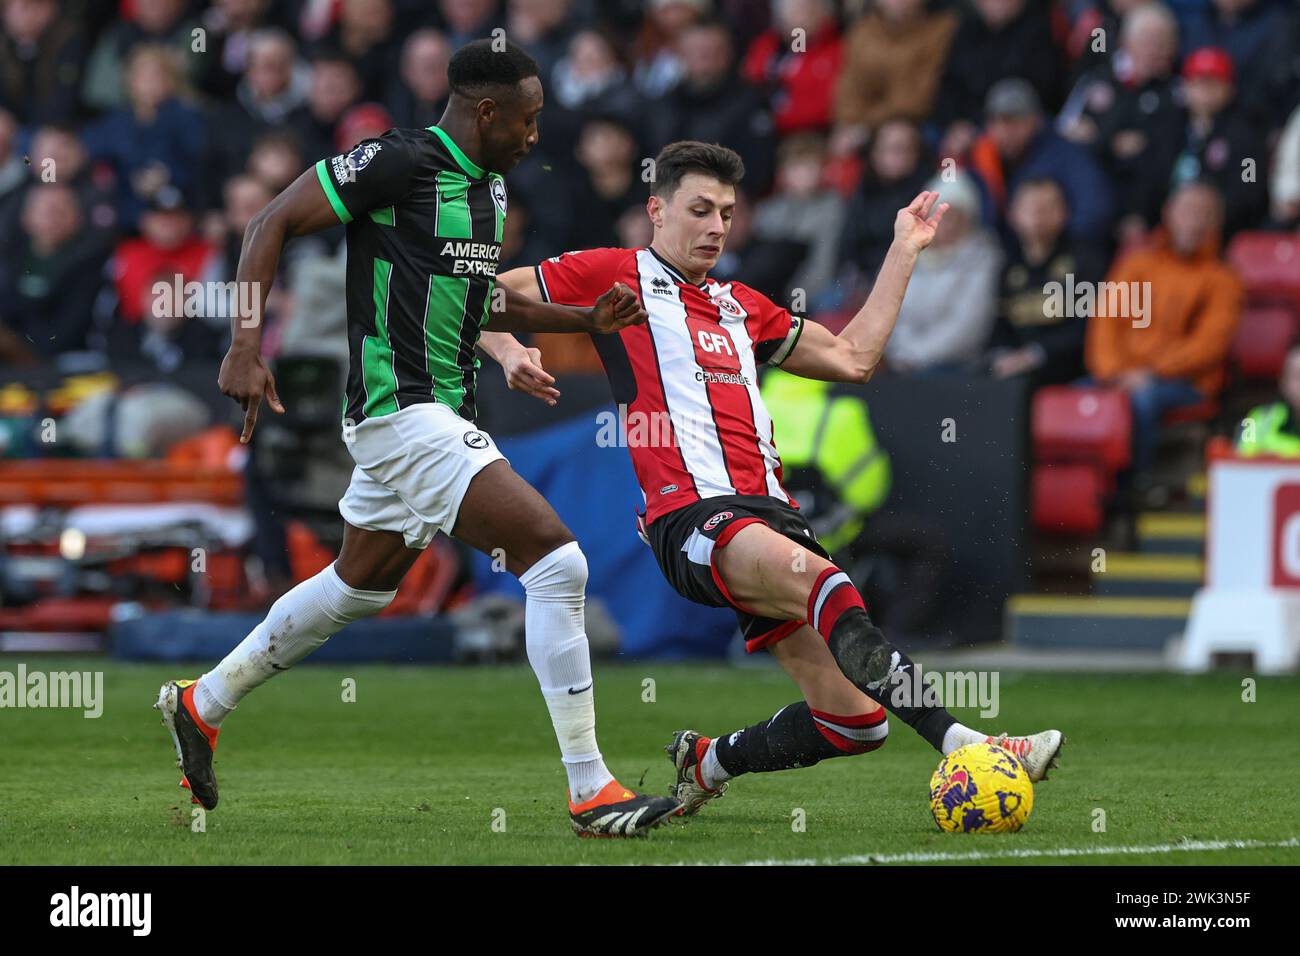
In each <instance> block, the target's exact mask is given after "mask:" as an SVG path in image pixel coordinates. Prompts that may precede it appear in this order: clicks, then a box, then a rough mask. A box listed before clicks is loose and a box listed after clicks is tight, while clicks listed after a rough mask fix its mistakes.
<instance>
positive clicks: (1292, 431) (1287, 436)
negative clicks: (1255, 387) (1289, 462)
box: [1237, 402, 1300, 458]
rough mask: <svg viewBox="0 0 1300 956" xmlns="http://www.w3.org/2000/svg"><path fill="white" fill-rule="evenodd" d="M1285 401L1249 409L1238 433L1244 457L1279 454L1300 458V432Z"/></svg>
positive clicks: (1240, 452)
mask: <svg viewBox="0 0 1300 956" xmlns="http://www.w3.org/2000/svg"><path fill="white" fill-rule="evenodd" d="M1296 424H1297V423H1296V422H1294V421H1293V420H1292V414H1291V408H1290V406H1289V405H1287V403H1286V402H1274V403H1273V404H1271V405H1259V406H1256V407H1255V408H1252V409H1251V410H1250V414H1249V415H1247V416H1246V417H1245V418H1244V419H1242V422H1241V428H1240V429H1239V430H1238V432H1237V452H1238V453H1239V454H1242V455H1248V456H1250V455H1278V456H1282V457H1286V458H1300V430H1298V429H1297V427H1296Z"/></svg>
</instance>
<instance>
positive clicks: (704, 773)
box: [700, 737, 731, 790]
mask: <svg viewBox="0 0 1300 956" xmlns="http://www.w3.org/2000/svg"><path fill="white" fill-rule="evenodd" d="M700 777H701V778H702V779H703V780H704V785H705V786H706V787H708V788H709V789H710V790H717V789H718V787H720V786H721V785H722V784H724V783H726V782H727V781H728V780H730V779H731V774H729V773H727V771H726V770H724V769H723V768H722V764H720V763H718V738H717V737H714V738H713V739H712V740H710V741H709V748H708V749H707V750H706V751H704V759H703V760H701V761H700Z"/></svg>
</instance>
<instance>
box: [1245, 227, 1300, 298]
mask: <svg viewBox="0 0 1300 956" xmlns="http://www.w3.org/2000/svg"><path fill="white" fill-rule="evenodd" d="M1228 264H1229V265H1231V266H1232V267H1233V268H1234V269H1235V270H1236V271H1237V275H1239V276H1240V277H1241V281H1242V282H1243V283H1245V286H1246V297H1247V299H1248V300H1249V301H1251V302H1255V303H1263V302H1278V301H1286V302H1290V303H1292V304H1294V305H1297V306H1300V239H1298V238H1297V237H1296V236H1294V235H1292V234H1290V233H1285V232H1242V233H1238V234H1237V236H1236V237H1235V238H1234V239H1233V240H1232V242H1231V243H1230V244H1229V246H1228Z"/></svg>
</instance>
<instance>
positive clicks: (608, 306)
mask: <svg viewBox="0 0 1300 956" xmlns="http://www.w3.org/2000/svg"><path fill="white" fill-rule="evenodd" d="M645 320H646V312H645V309H643V308H641V302H640V300H639V299H638V298H637V296H636V293H635V292H633V291H632V290H631V289H629V288H628V287H627V286H625V285H624V284H623V283H621V282H615V283H614V284H613V285H612V286H610V288H609V291H608V292H606V293H605V294H604V295H602V296H601V297H600V298H599V299H597V300H596V304H595V305H593V306H592V307H591V324H592V330H593V331H595V332H617V331H618V330H619V329H623V328H627V326H629V325H640V324H641V323H642V322H644V321H645Z"/></svg>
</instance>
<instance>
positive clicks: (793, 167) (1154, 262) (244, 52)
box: [0, 0, 1300, 453]
mask: <svg viewBox="0 0 1300 956" xmlns="http://www.w3.org/2000/svg"><path fill="white" fill-rule="evenodd" d="M0 5H2V6H3V35H0V252H3V254H0V365H4V364H7V365H10V366H18V365H24V364H26V365H33V364H40V363H50V362H59V361H65V360H67V357H68V356H72V355H79V356H82V358H81V359H79V360H78V361H82V362H84V361H85V358H84V357H85V356H87V355H90V356H99V357H101V358H103V357H107V361H108V362H109V363H110V364H111V363H113V362H117V361H122V362H126V361H130V362H142V363H145V364H146V365H149V366H152V367H156V368H157V369H158V370H159V372H160V373H166V372H168V371H170V370H174V369H176V368H178V367H180V366H182V365H185V364H195V363H197V364H199V365H202V364H204V363H207V364H209V365H211V366H212V367H213V369H215V365H216V363H217V362H218V361H219V359H220V356H221V354H222V352H223V350H224V341H225V339H226V338H227V336H228V331H227V325H228V318H227V317H228V315H229V314H230V313H231V303H230V301H229V295H228V294H223V293H222V291H221V288H220V284H221V283H224V282H227V281H229V280H232V279H233V278H234V272H235V266H236V263H237V261H238V255H239V248H240V243H241V239H242V235H243V231H244V228H245V226H246V225H247V223H248V222H249V220H250V218H251V217H252V216H253V215H254V214H255V213H256V212H257V211H258V210H259V209H261V208H262V207H263V206H264V205H265V204H266V203H267V202H269V201H270V199H271V198H272V197H273V196H274V195H275V194H276V193H277V192H278V191H279V190H280V189H282V188H283V187H284V186H285V185H286V184H288V183H289V182H290V181H291V180H292V179H293V178H294V177H295V176H297V175H298V174H299V173H300V172H301V171H302V170H303V169H305V168H307V167H308V166H309V165H310V164H311V163H313V162H314V161H315V160H316V159H317V158H319V157H321V156H325V155H329V154H332V153H337V152H340V151H344V150H347V149H348V148H349V147H350V146H351V145H352V144H353V143H355V142H356V141H357V140H359V139H362V138H365V137H368V136H374V135H377V134H379V133H380V132H382V131H383V130H385V129H387V128H388V127H390V126H394V125H397V126H428V125H431V124H433V123H435V122H436V121H437V120H438V118H439V117H440V116H441V113H442V110H443V106H444V104H445V100H446V96H447V82H446V66H447V62H448V58H449V57H450V55H451V53H452V52H453V51H454V50H455V49H456V48H457V47H458V46H459V45H461V44H463V43H465V42H467V41H468V40H471V39H474V38H478V37H485V36H492V35H493V31H494V30H498V29H501V30H504V32H505V35H506V36H508V37H509V38H510V39H511V40H513V41H514V42H516V43H518V44H520V45H521V46H522V47H524V48H525V49H526V50H527V51H528V52H529V53H530V54H532V56H533V57H534V58H536V60H537V61H538V63H539V64H540V66H541V69H542V79H543V83H544V85H545V90H546V100H547V105H546V109H545V112H544V114H543V118H542V138H541V143H540V145H539V147H538V148H537V149H536V150H535V151H534V152H533V154H532V155H531V156H530V157H529V158H528V159H527V160H526V161H525V163H523V164H522V165H521V166H520V167H519V168H518V169H517V170H515V171H514V172H513V173H512V174H511V175H510V177H509V180H508V182H509V186H510V190H511V192H510V197H511V205H510V216H509V219H508V229H507V235H506V248H505V249H504V250H503V253H504V254H503V257H502V258H503V268H505V267H509V266H512V265H516V264H523V263H533V262H536V261H538V260H539V259H540V258H543V257H546V256H551V255H555V254H558V253H559V252H562V251H564V250H566V249H573V248H588V247H597V246H605V245H644V244H646V243H647V242H648V241H649V238H650V234H649V223H648V221H647V219H646V216H645V214H644V211H643V210H644V202H645V199H646V196H647V189H648V186H647V182H646V176H645V171H646V165H647V164H646V160H647V158H648V157H652V156H654V154H655V153H656V152H657V151H658V149H659V148H660V147H661V146H662V145H664V144H665V143H667V142H670V141H672V140H675V139H682V138H693V139H702V140H707V141H715V142H721V143H724V144H726V145H729V146H731V147H732V148H734V149H736V150H737V151H738V152H739V153H740V154H741V155H742V157H743V158H744V160H745V164H746V168H747V174H746V177H745V180H744V183H743V188H742V191H741V194H740V196H739V204H738V208H737V211H736V215H735V218H734V222H733V227H732V233H731V238H730V241H729V244H728V247H727V249H726V252H725V254H724V258H723V260H722V261H721V262H719V264H718V267H717V270H716V271H717V273H718V274H719V275H720V276H724V277H727V278H737V279H741V280H743V281H745V282H747V283H749V284H751V285H753V286H755V287H756V288H758V289H760V290H762V291H764V292H766V293H767V294H769V295H770V296H772V297H773V298H774V299H776V300H777V301H780V302H784V303H787V304H792V306H793V307H794V308H795V309H796V311H806V312H808V313H810V314H812V315H813V316H814V317H817V318H820V319H822V320H824V321H826V322H828V323H830V324H834V323H835V322H837V321H843V319H844V318H845V317H846V316H847V315H849V314H852V312H853V311H854V310H855V309H856V308H857V306H858V305H859V304H860V302H861V301H862V297H863V296H864V295H865V293H866V292H867V291H868V290H869V287H870V284H871V281H872V278H873V276H874V274H875V271H876V269H877V268H878V266H879V264H880V262H881V260H882V258H883V256H884V253H885V250H886V248H887V247H888V244H889V241H890V238H891V235H892V228H893V221H894V215H895V212H896V211H897V210H898V209H899V208H900V207H901V206H903V205H905V204H906V203H907V202H908V201H909V200H910V199H911V198H912V196H914V195H915V193H916V192H917V191H918V190H920V189H922V188H931V189H937V190H939V191H940V192H941V193H942V195H943V199H944V200H945V201H947V202H949V203H950V204H951V210H950V212H949V213H948V215H947V217H946V218H945V219H944V222H943V225H942V229H941V231H940V234H939V236H938V238H937V239H936V242H935V244H934V246H933V247H932V248H931V249H930V250H929V251H927V253H926V255H925V257H924V258H923V259H922V261H921V263H920V266H919V267H918V270H917V273H916V276H915V277H914V279H913V281H912V285H911V288H910V291H909V293H908V295H907V298H906V301H905V302H904V305H903V310H902V314H901V316H900V319H899V323H898V327H897V331H896V333H895V335H894V337H893V339H892V340H891V342H890V345H889V350H888V354H887V356H886V362H887V365H888V367H889V369H890V370H892V371H894V372H897V373H900V374H917V375H923V374H933V373H943V372H947V371H951V370H958V371H961V372H964V373H968V374H969V373H972V372H973V373H977V374H987V375H991V376H995V377H1008V376H1015V375H1023V376H1029V377H1030V378H1031V379H1032V380H1033V382H1034V383H1036V384H1038V383H1059V382H1071V381H1077V380H1079V379H1081V378H1082V377H1084V376H1088V377H1091V379H1093V380H1095V381H1098V382H1103V383H1108V384H1113V385H1116V386H1118V387H1121V388H1124V389H1126V390H1128V391H1130V393H1131V394H1132V395H1133V397H1134V408H1135V410H1139V411H1140V414H1141V415H1145V416H1146V419H1144V420H1150V421H1151V422H1156V421H1158V418H1159V415H1160V414H1161V413H1162V412H1163V411H1165V410H1167V409H1169V408H1172V407H1177V406H1179V405H1181V404H1191V403H1195V402H1197V401H1202V400H1204V399H1206V398H1210V397H1213V396H1214V395H1215V394H1216V393H1217V391H1218V390H1219V389H1221V388H1222V386H1223V372H1222V370H1223V367H1224V360H1225V356H1226V352H1227V349H1228V348H1229V345H1230V341H1231V338H1232V335H1233V332H1234V329H1235V324H1236V321H1237V315H1238V313H1239V311H1240V308H1241V291H1240V287H1239V284H1238V283H1237V281H1236V279H1235V278H1234V276H1233V274H1232V272H1231V270H1230V269H1228V268H1227V266H1226V265H1224V263H1223V260H1222V249H1223V244H1224V242H1225V241H1226V240H1228V239H1230V238H1231V236H1232V235H1234V234H1236V233H1238V232H1240V231H1243V230H1258V229H1272V230H1289V231H1295V230H1296V229H1297V227H1298V226H1300V8H1298V7H1297V5H1295V4H1294V3H1291V2H1287V0H1164V2H1160V0H1055V2H1052V0H845V2H833V0H770V2H769V0H648V2H631V0H601V2H599V3H597V2H595V0H208V2H199V0H121V2H119V3H113V2H107V0H2V2H0ZM341 239H342V230H341V228H340V229H338V230H334V231H332V232H329V233H324V234H322V235H320V236H318V237H311V238H309V239H304V240H298V241H296V242H295V243H294V244H293V245H292V246H291V248H290V250H289V254H287V255H286V256H285V258H284V261H283V262H282V265H281V275H280V277H279V281H278V282H277V290H276V293H275V294H274V296H273V297H272V300H271V302H270V303H269V306H268V329H267V335H266V347H267V349H268V351H269V352H270V353H271V354H272V355H274V354H275V353H276V352H277V351H279V350H282V349H300V348H307V349H311V348H315V349H317V350H320V351H325V352H331V351H333V352H334V353H335V354H337V355H339V356H346V344H345V341H344V337H343V336H342V334H341V332H342V328H343V323H344V316H343V315H342V312H341V308H342V305H341V303H342V301H343V297H342V295H341V294H339V292H340V290H341V283H342V274H343V273H342V269H341V268H339V258H338V257H339V256H340V255H341V248H340V246H341ZM1108 276H1109V277H1112V278H1114V279H1116V281H1125V282H1136V283H1142V282H1150V283H1151V284H1152V285H1151V289H1152V293H1151V301H1150V302H1147V303H1146V306H1147V307H1149V313H1150V314H1149V322H1148V323H1147V324H1145V325H1143V326H1141V328H1140V329H1139V328H1137V327H1136V323H1134V324H1128V325H1126V324H1125V323H1119V322H1115V321H1111V322H1109V323H1104V322H1101V321H1097V320H1093V321H1092V322H1091V325H1090V321H1089V316H1088V315H1087V314H1086V311H1087V310H1085V309H1076V308H1072V307H1070V305H1071V301H1070V300H1069V299H1068V297H1067V298H1066V300H1065V305H1066V307H1065V308H1054V307H1052V306H1051V305H1050V303H1048V301H1047V300H1048V298H1049V297H1050V296H1049V292H1048V291H1047V290H1048V289H1049V288H1052V287H1053V283H1060V284H1061V285H1062V286H1064V285H1065V283H1067V282H1069V283H1070V285H1069V286H1067V287H1066V288H1071V289H1072V288H1075V287H1081V286H1082V284H1084V283H1092V282H1097V281H1099V280H1102V279H1105V278H1107V277H1108ZM177 277H181V278H180V280H177ZM159 282H164V283H166V284H168V285H173V284H175V293H174V294H169V295H167V296H165V297H160V296H159V293H158V291H157V288H158V283H159ZM191 282H195V283H201V284H202V285H200V286H199V287H198V288H199V290H200V291H199V292H198V293H196V294H194V295H190V294H187V293H185V291H184V289H185V287H184V285H183V284H184V283H191ZM213 290H215V291H213ZM164 299H165V300H166V305H165V307H164V306H160V303H161V302H163V300H164ZM335 333H337V334H335ZM549 344H550V346H551V347H550V348H548V353H547V354H548V356H549V358H550V364H551V365H552V367H554V368H556V369H557V370H558V371H561V372H563V371H566V370H569V369H584V368H593V369H594V368H595V367H596V360H595V357H594V353H593V352H592V351H591V350H590V348H589V347H588V346H587V344H586V343H585V342H583V341H581V340H578V341H575V342H558V341H556V342H552V343H549ZM1138 424H1139V426H1141V422H1140V421H1139V423H1138ZM1140 444H1141V443H1139V445H1140ZM1139 453H1141V447H1139Z"/></svg>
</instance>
